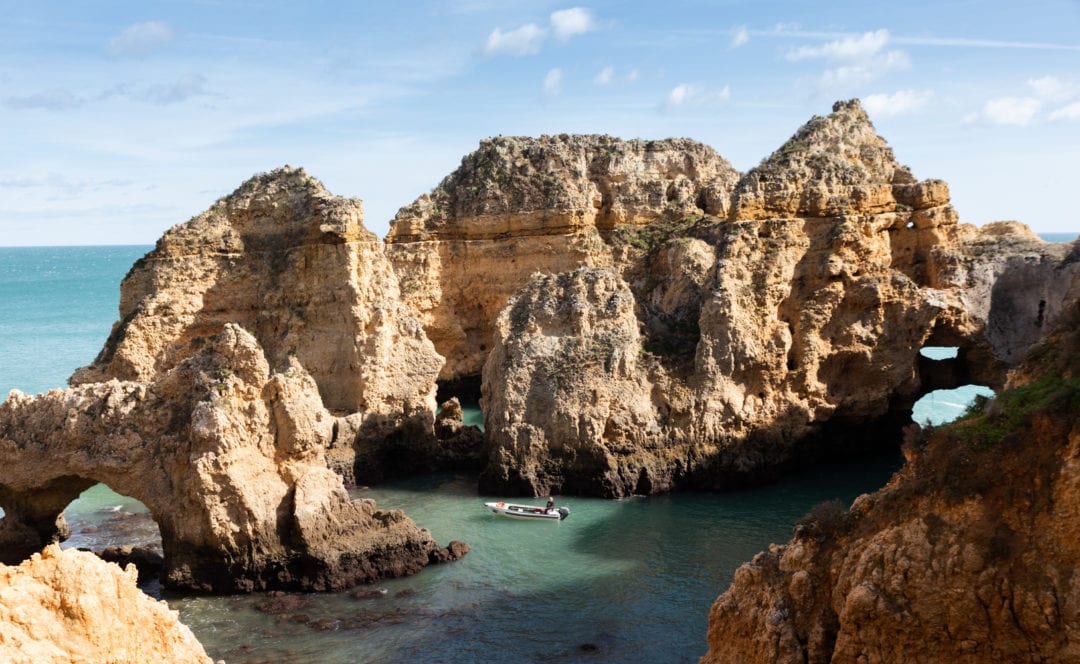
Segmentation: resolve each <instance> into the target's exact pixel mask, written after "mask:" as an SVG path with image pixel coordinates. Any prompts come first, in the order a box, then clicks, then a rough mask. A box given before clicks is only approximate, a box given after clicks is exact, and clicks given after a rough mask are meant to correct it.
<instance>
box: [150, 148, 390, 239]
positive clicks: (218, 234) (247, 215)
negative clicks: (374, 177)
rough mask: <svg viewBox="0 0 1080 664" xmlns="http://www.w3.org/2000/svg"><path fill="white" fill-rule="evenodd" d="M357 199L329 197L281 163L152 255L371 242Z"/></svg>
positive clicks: (175, 232) (182, 227) (174, 231)
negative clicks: (270, 244) (269, 245)
mask: <svg viewBox="0 0 1080 664" xmlns="http://www.w3.org/2000/svg"><path fill="white" fill-rule="evenodd" d="M363 218H364V211H363V205H362V203H361V201H360V199H358V198H344V197H341V196H335V195H333V194H331V193H330V192H329V191H327V189H326V187H325V186H323V183H322V182H320V181H319V180H318V179H317V178H314V177H312V176H310V175H308V174H307V172H306V171H305V170H304V169H303V168H298V167H293V166H289V165H288V164H286V165H285V166H282V167H280V168H275V169H274V170H272V171H270V172H268V173H259V174H257V175H254V176H252V177H250V178H248V179H247V180H245V181H244V182H243V183H242V184H241V185H240V186H239V187H237V188H236V190H235V191H233V192H232V193H231V194H229V195H228V196H224V197H222V198H219V199H218V200H217V201H216V202H215V203H214V204H213V205H212V206H210V208H209V209H208V210H207V211H206V212H203V213H202V214H200V215H198V216H196V217H193V218H192V219H191V220H189V221H187V222H185V223H182V224H178V225H177V226H174V227H173V228H171V229H169V230H168V231H166V232H165V234H164V235H163V236H162V237H161V239H160V240H158V243H157V251H158V252H162V253H164V254H165V255H168V256H178V255H188V254H191V253H193V252H197V251H203V250H205V249H206V248H207V247H214V248H216V249H218V250H219V251H223V252H227V253H239V252H241V251H244V250H245V249H265V248H267V247H264V246H263V245H264V244H265V243H267V242H272V243H273V244H275V245H277V244H281V243H282V242H285V243H287V244H290V245H293V246H295V245H299V244H312V243H320V242H321V243H330V244H336V243H339V242H349V241H358V240H359V241H372V242H373V241H376V240H377V239H378V238H377V237H376V236H375V234H374V233H371V232H370V231H368V230H367V229H365V228H364V226H363Z"/></svg>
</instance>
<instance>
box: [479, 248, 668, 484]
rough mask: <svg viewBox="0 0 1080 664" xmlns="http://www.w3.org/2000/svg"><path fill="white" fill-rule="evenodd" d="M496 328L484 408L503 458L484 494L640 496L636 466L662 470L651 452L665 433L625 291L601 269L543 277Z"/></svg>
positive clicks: (493, 465)
mask: <svg viewBox="0 0 1080 664" xmlns="http://www.w3.org/2000/svg"><path fill="white" fill-rule="evenodd" d="M497 325H498V328H497V329H498V332H497V334H496V342H495V348H494V349H493V350H492V352H491V355H490V356H489V358H488V361H487V364H486V365H485V366H484V385H485V386H487V389H485V393H484V398H483V401H482V403H481V407H482V408H483V411H484V425H485V429H486V430H487V431H489V432H490V434H489V441H490V444H491V445H492V448H493V450H494V452H493V454H494V457H493V458H492V459H491V460H490V464H489V466H488V470H487V472H486V473H485V475H484V476H482V477H481V481H480V488H481V491H482V492H483V491H497V490H506V489H509V490H511V491H515V492H517V493H525V494H529V493H533V494H537V495H539V494H545V493H551V492H556V491H557V492H559V493H596V492H597V490H598V489H599V490H600V491H601V492H602V493H605V494H608V495H623V494H625V493H627V492H628V491H627V488H628V487H629V488H630V489H631V490H633V489H634V488H636V486H637V482H638V477H639V473H640V472H641V471H637V467H638V466H641V465H643V464H644V465H649V466H655V465H657V464H656V461H657V459H655V455H654V454H653V453H651V450H648V449H646V450H643V449H642V448H643V446H644V447H646V448H650V447H651V448H655V446H656V445H655V441H656V439H657V438H658V435H659V434H660V429H659V426H658V423H657V420H658V415H657V413H656V411H655V407H654V405H653V403H652V400H651V390H652V386H651V384H650V383H649V382H648V380H647V378H646V377H645V375H644V371H643V367H641V366H639V364H640V362H641V361H642V358H641V338H640V335H639V334H638V320H637V317H636V316H635V315H634V296H633V294H631V292H630V288H629V287H628V286H627V285H626V283H625V282H624V281H623V280H622V279H621V278H620V277H619V276H618V275H617V274H615V273H614V272H613V271H611V270H605V269H597V268H581V269H579V270H575V271H574V272H567V273H563V274H560V275H557V276H554V275H539V274H538V275H535V276H534V277H533V278H532V279H531V280H530V281H529V283H528V285H527V286H526V287H525V288H523V289H522V290H521V291H519V292H518V293H517V294H516V295H515V296H514V297H513V298H512V299H511V301H510V304H509V305H507V307H506V308H505V309H504V310H503V312H502V313H501V314H500V315H499V320H498V323H497ZM492 386H498V387H492ZM657 470H659V469H654V473H655V472H656V471H657ZM665 474H666V473H665ZM646 476H647V473H646ZM646 481H648V480H646ZM646 492H648V491H646Z"/></svg>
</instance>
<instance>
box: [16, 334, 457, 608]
mask: <svg viewBox="0 0 1080 664" xmlns="http://www.w3.org/2000/svg"><path fill="white" fill-rule="evenodd" d="M335 422H336V421H335V418H334V417H333V416H332V415H331V413H330V412H329V411H327V410H326V408H325V407H324V406H323V404H322V401H321V400H320V396H319V391H318V388H317V386H316V384H315V381H314V379H313V378H312V377H311V376H310V375H309V374H308V373H307V372H306V371H305V370H304V368H303V367H302V366H301V365H300V362H299V360H297V359H293V360H291V366H289V367H288V369H287V370H285V371H284V372H281V373H273V372H271V370H270V366H269V364H268V362H267V360H266V357H265V353H264V351H263V349H262V348H261V347H260V346H259V345H258V343H257V342H256V340H255V338H254V337H253V336H252V335H250V334H248V333H247V332H245V331H244V330H243V329H241V328H240V327H239V326H236V325H234V324H231V323H230V324H226V325H225V327H224V329H223V330H222V331H221V332H220V333H219V334H217V335H216V336H213V337H210V338H207V339H205V340H204V342H203V344H202V345H201V348H200V350H199V351H198V354H196V355H194V356H192V357H189V358H188V359H185V360H183V361H181V362H180V363H179V364H177V365H176V366H175V367H173V368H171V369H169V370H168V371H165V372H164V373H162V374H161V375H159V376H158V377H157V378H156V379H155V380H153V381H151V382H146V383H142V382H130V381H129V382H121V381H117V380H112V381H109V382H106V383H93V384H88V385H82V386H77V387H73V388H70V389H67V390H53V391H51V392H49V393H47V394H44V395H39V396H38V397H36V398H35V397H29V396H26V395H23V394H21V393H19V392H18V391H13V392H12V393H11V394H10V395H9V396H8V399H7V400H6V401H5V402H4V403H3V404H2V405H0V464H2V465H3V466H4V467H5V468H6V469H7V471H6V472H5V473H4V475H3V477H2V478H0V507H3V509H4V512H5V514H4V518H3V520H2V521H0V552H2V554H3V557H4V561H5V562H9V563H10V562H17V561H19V560H22V559H23V558H25V557H26V556H29V555H30V554H31V553H33V552H34V551H38V550H40V549H41V547H42V546H43V545H45V544H47V543H49V542H50V541H54V540H55V539H57V538H58V537H60V536H62V535H63V533H64V530H65V526H64V523H63V516H62V511H63V509H64V508H65V507H66V506H67V505H68V503H70V502H71V501H72V500H73V499H74V498H76V497H77V496H78V495H79V494H80V493H81V492H82V491H83V490H84V489H86V488H87V487H89V486H91V485H93V484H95V483H97V482H103V483H105V484H107V485H109V486H110V487H111V488H113V489H114V490H116V491H118V492H119V493H121V494H125V495H129V496H131V497H133V498H135V499H137V500H140V501H141V502H142V503H143V504H145V505H146V507H147V508H148V509H149V511H150V514H151V515H152V516H153V518H154V520H155V521H156V522H157V524H158V526H159V527H160V529H161V539H162V548H163V550H164V572H163V577H164V579H163V580H164V582H165V583H166V585H169V586H173V587H181V588H190V589H194V590H199V591H212V592H230V591H251V590H262V589H268V588H281V589H303V590H328V589H334V588H342V587H347V586H350V585H353V584H356V583H360V582H367V581H371V580H374V579H378V578H382V577H393V576H401V575H404V574H410V573H414V572H416V571H418V570H419V569H421V568H422V567H423V566H424V565H426V564H428V563H429V562H435V561H438V560H443V559H447V558H448V557H449V554H448V553H447V552H446V551H442V550H440V549H439V547H438V545H437V544H436V543H435V542H434V541H433V540H432V538H431V535H430V533H428V532H427V531H426V530H421V529H419V528H417V527H416V525H415V524H414V523H413V522H412V521H411V520H409V519H408V518H407V517H405V515H404V514H402V513H401V512H400V511H390V512H386V511H380V510H378V509H376V507H375V504H374V502H373V501H370V500H355V501H354V500H351V499H350V498H349V496H348V494H347V493H346V491H345V488H344V486H343V484H342V480H341V478H340V477H339V476H338V475H336V474H335V473H333V472H332V471H331V470H329V469H328V468H327V462H326V458H325V448H326V446H327V445H328V444H329V442H330V441H331V438H332V436H333V435H334V430H335Z"/></svg>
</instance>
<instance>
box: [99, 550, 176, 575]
mask: <svg viewBox="0 0 1080 664" xmlns="http://www.w3.org/2000/svg"><path fill="white" fill-rule="evenodd" d="M95 553H97V556H98V557H99V558H101V559H102V560H104V561H105V562H109V563H116V564H117V565H119V566H120V567H127V566H128V565H129V564H130V565H134V566H135V569H136V570H138V572H139V583H145V582H147V581H149V580H151V579H156V578H158V577H160V576H161V569H162V567H163V566H164V558H162V555H161V554H160V553H159V552H157V551H155V550H153V549H151V548H148V547H145V546H131V545H125V546H110V547H108V548H106V549H104V550H102V551H97V552H95Z"/></svg>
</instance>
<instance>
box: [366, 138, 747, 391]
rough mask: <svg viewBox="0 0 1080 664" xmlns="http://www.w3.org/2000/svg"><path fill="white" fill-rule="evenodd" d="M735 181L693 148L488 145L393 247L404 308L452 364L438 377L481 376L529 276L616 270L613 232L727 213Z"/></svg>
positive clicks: (673, 143)
mask: <svg viewBox="0 0 1080 664" xmlns="http://www.w3.org/2000/svg"><path fill="white" fill-rule="evenodd" d="M738 176H739V174H738V172H736V171H735V170H734V169H733V168H732V167H731V165H730V164H729V163H728V162H727V161H725V160H724V159H723V158H721V157H720V156H719V155H717V154H716V153H715V152H714V151H713V150H712V149H711V148H708V147H706V146H704V145H701V144H700V143H695V142H693V141H690V140H686V139H668V140H663V141H641V140H633V141H624V140H620V139H616V138H612V137H610V136H591V135H590V136H581V135H567V134H560V135H558V136H542V137H540V138H539V139H536V138H525V137H505V138H503V137H500V138H493V139H487V140H485V141H483V142H481V144H480V147H479V149H478V150H477V151H476V152H473V153H472V154H469V155H467V156H466V157H465V158H464V159H462V162H461V166H460V167H459V168H458V169H457V170H456V171H454V172H453V173H451V174H450V175H449V176H448V177H447V178H446V179H445V180H443V182H442V183H440V184H439V186H438V187H436V188H435V190H434V191H432V192H431V193H430V194H425V195H423V196H421V197H420V198H419V199H417V201H416V202H414V203H412V204H411V205H409V206H406V207H404V208H402V209H401V211H400V212H398V214H397V216H396V217H395V218H394V220H393V222H392V225H391V229H390V233H389V235H388V236H387V238H386V241H387V245H388V255H389V257H390V260H391V261H392V262H393V264H394V268H395V270H396V271H397V274H398V276H399V278H400V280H401V288H402V294H403V296H404V299H405V301H406V303H407V304H408V305H409V306H410V308H411V309H412V310H413V311H415V312H416V314H417V316H418V318H419V319H420V321H421V322H422V323H423V326H424V329H425V330H426V331H427V333H428V336H429V337H430V338H431V340H432V342H433V343H434V344H435V348H436V350H438V351H439V353H440V354H442V355H443V356H445V357H446V364H445V365H444V366H443V369H442V372H441V373H440V378H442V379H444V380H450V379H455V378H460V377H463V376H476V375H479V374H480V372H481V368H482V367H483V364H484V359H485V358H486V357H487V354H488V352H490V350H491V343H492V334H493V332H494V329H495V320H496V318H497V317H498V314H499V311H500V310H501V309H502V308H503V306H504V305H505V304H506V302H507V300H508V299H509V298H510V295H512V294H513V293H514V292H515V291H516V290H517V289H518V288H520V287H522V286H524V285H525V283H526V282H527V281H528V279H529V277H530V276H531V275H532V274H533V273H535V272H541V273H546V274H556V273H559V272H565V271H571V270H574V269H577V268H578V267H581V266H594V267H603V266H609V265H611V264H612V258H611V256H610V248H609V247H608V246H607V245H606V244H605V243H604V241H603V240H602V238H603V237H605V236H607V234H608V233H609V232H610V231H612V230H613V229H615V228H616V227H621V226H630V227H638V226H643V225H648V224H652V223H655V222H657V221H672V220H677V219H682V218H685V217H688V216H692V215H698V216H700V215H702V214H705V213H709V214H714V215H724V214H726V213H727V211H728V205H729V195H730V191H731V188H732V187H733V186H734V184H735V182H736V181H737V179H738Z"/></svg>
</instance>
